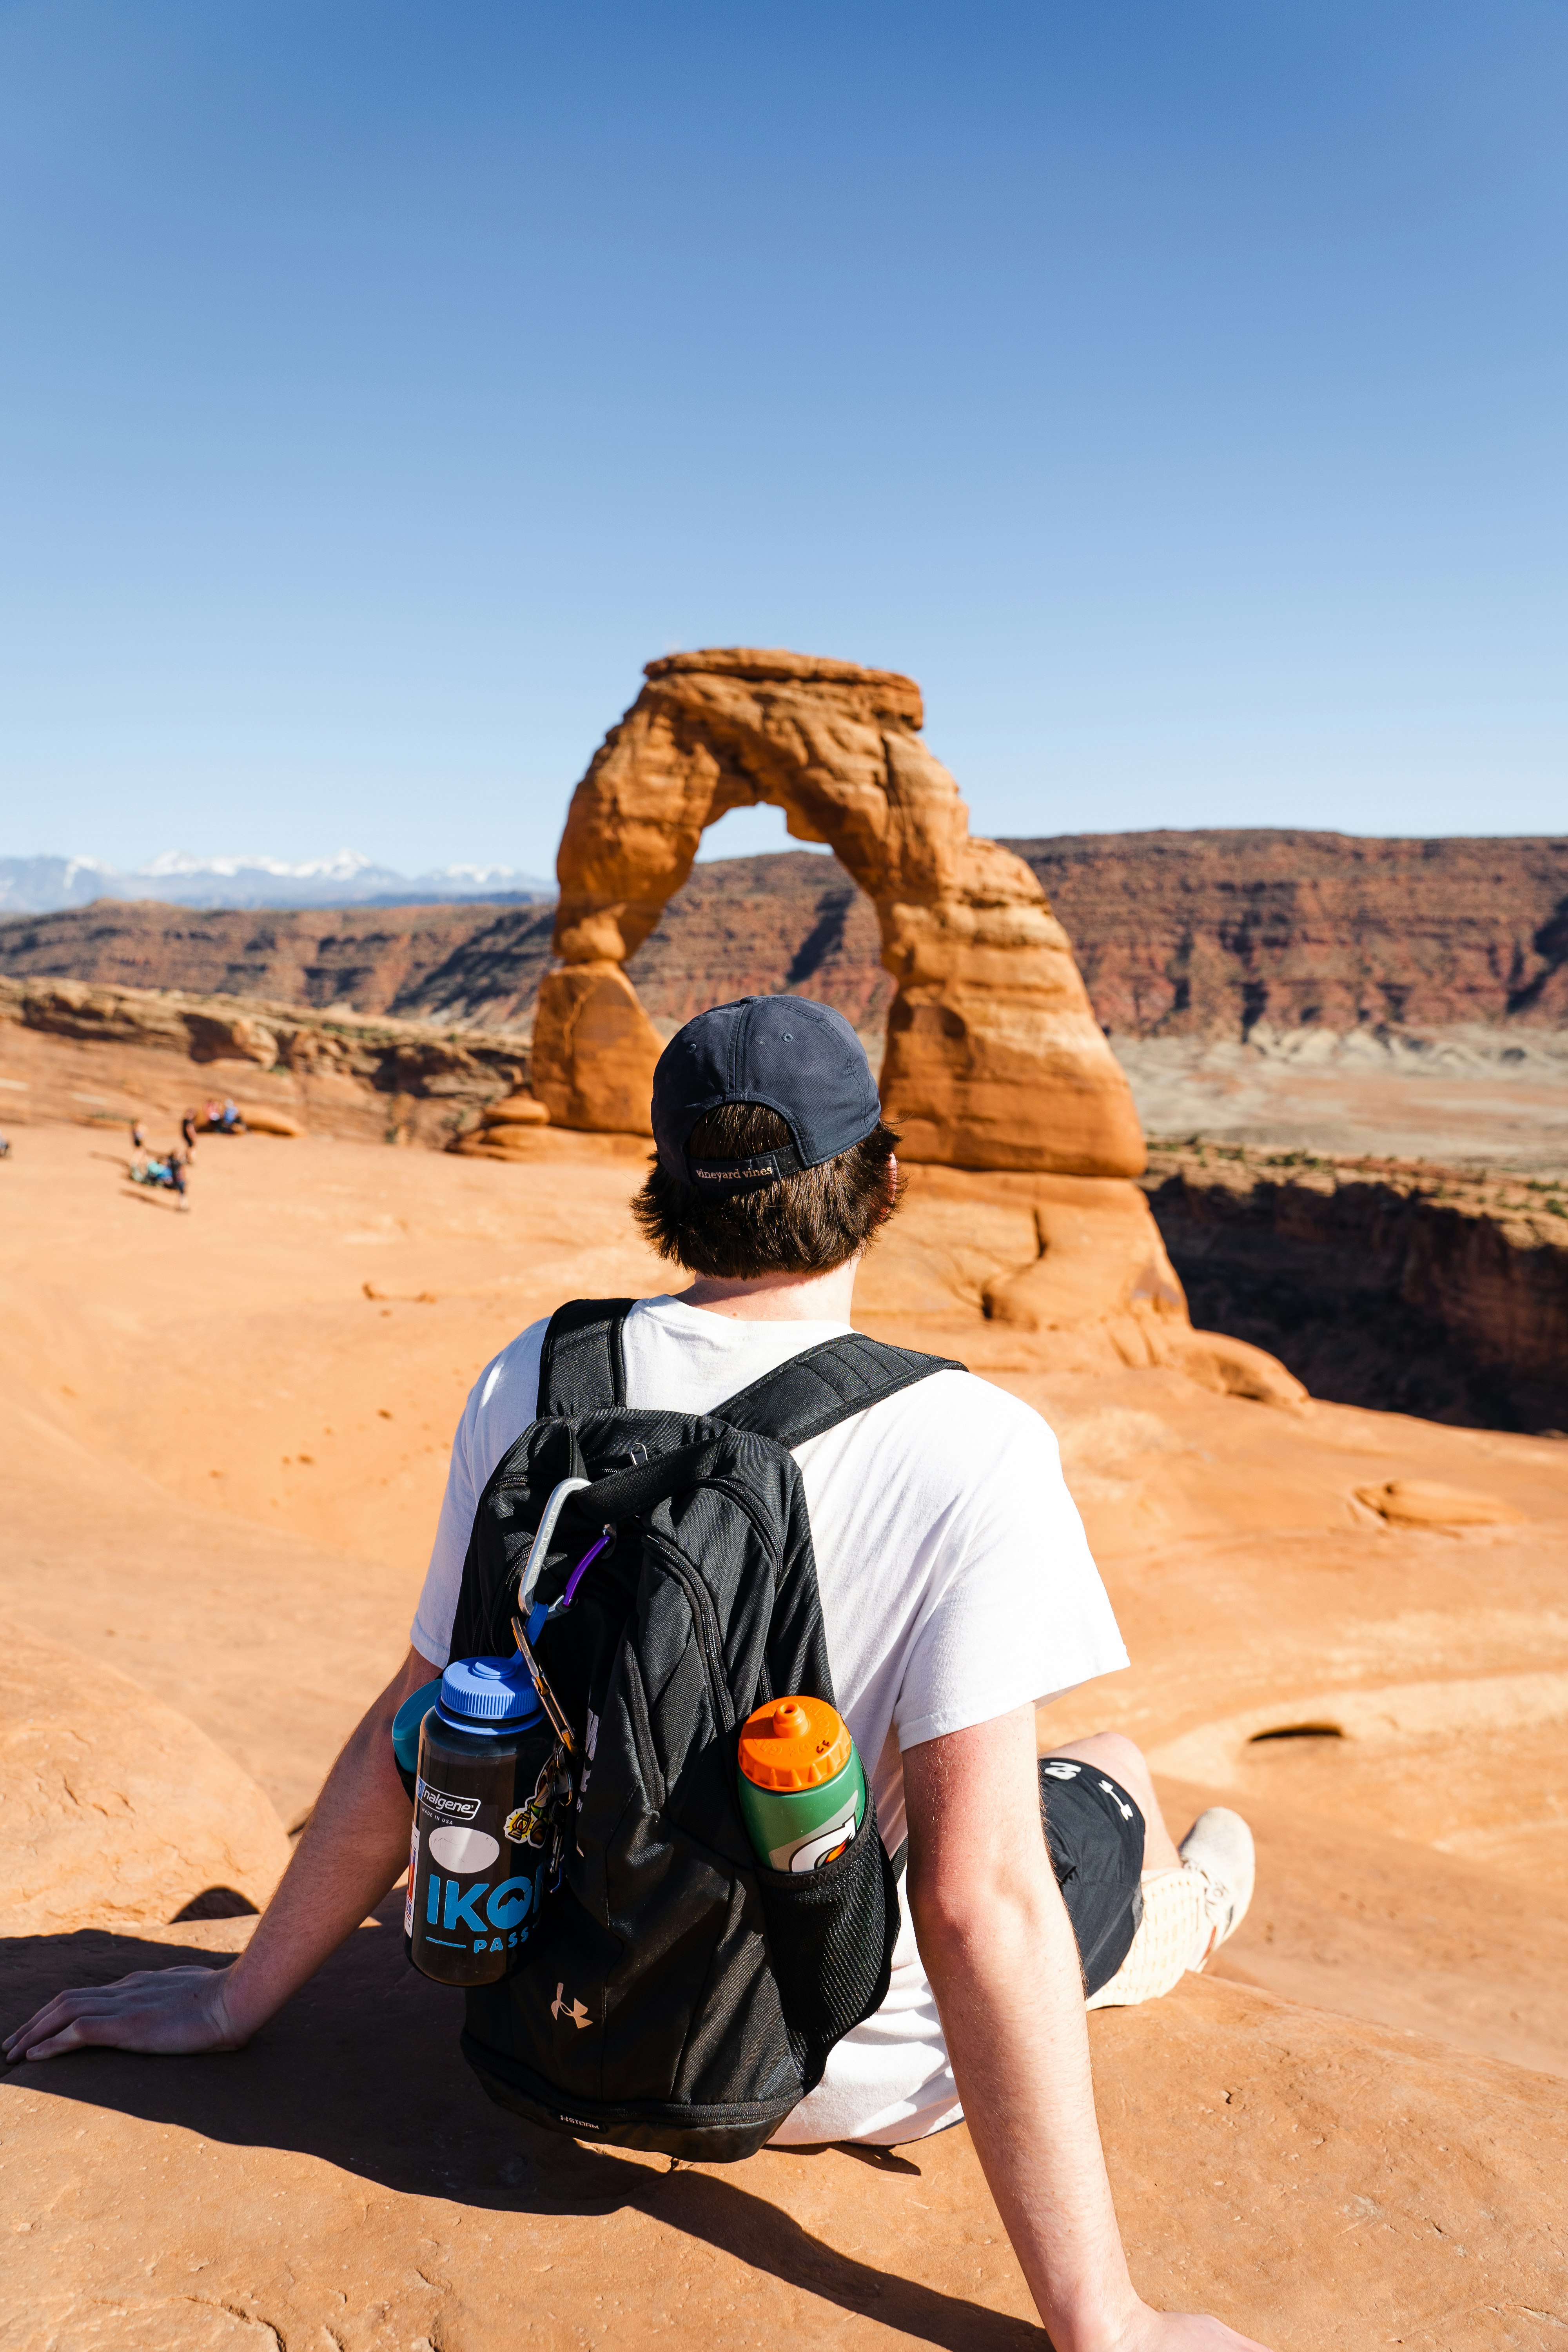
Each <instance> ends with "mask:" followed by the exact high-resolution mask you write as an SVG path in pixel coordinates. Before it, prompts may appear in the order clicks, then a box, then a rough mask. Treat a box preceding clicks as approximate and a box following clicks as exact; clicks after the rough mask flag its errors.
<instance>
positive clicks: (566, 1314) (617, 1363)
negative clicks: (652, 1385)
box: [533, 1298, 633, 1421]
mask: <svg viewBox="0 0 1568 2352" xmlns="http://www.w3.org/2000/svg"><path fill="white" fill-rule="evenodd" d="M632 1303H633V1302H632V1301H631V1300H630V1299H629V1298H574V1299H570V1300H568V1302H567V1304H566V1305H565V1306H564V1307H557V1308H556V1310H555V1312H554V1314H553V1315H552V1317H551V1318H550V1328H549V1329H548V1331H546V1333H545V1335H544V1351H543V1353H542V1356H541V1357H540V1360H539V1402H538V1403H537V1404H536V1405H535V1407H534V1414H533V1417H534V1419H535V1420H536V1421H547V1420H561V1421H580V1420H581V1419H582V1418H583V1416H584V1413H590V1412H611V1411H612V1410H613V1409H614V1407H615V1406H616V1405H618V1404H625V1402H626V1363H625V1360H624V1358H623V1356H622V1354H621V1326H622V1324H623V1323H624V1322H625V1321H626V1310H627V1308H628V1307H630V1306H631V1305H632Z"/></svg>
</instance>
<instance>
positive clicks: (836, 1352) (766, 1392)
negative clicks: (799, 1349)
mask: <svg viewBox="0 0 1568 2352" xmlns="http://www.w3.org/2000/svg"><path fill="white" fill-rule="evenodd" d="M968 1369H969V1367H968V1366H967V1365H966V1364H961V1363H959V1362H958V1361H957V1360H955V1359H954V1358H953V1357H952V1356H922V1355H921V1354H920V1353H919V1352H918V1351H917V1350H916V1349H913V1348H894V1347H891V1346H889V1343H888V1342H887V1341H886V1340H885V1339H862V1338H861V1336H860V1334H859V1333H858V1331H857V1332H853V1333H849V1334H847V1335H846V1336H845V1337H844V1338H843V1339H825V1340H824V1341H823V1342H822V1344H821V1346H820V1347H817V1348H807V1349H806V1350H805V1354H804V1355H800V1356H792V1357H791V1358H790V1360H789V1361H788V1363H787V1364H781V1365H780V1366H779V1368H778V1370H776V1371H773V1372H766V1373H764V1374H763V1378H762V1379H761V1380H760V1381H752V1384H751V1386H750V1388H744V1389H742V1390H741V1391H739V1392H738V1394H736V1395H734V1396H732V1397H731V1398H730V1399H729V1400H728V1402H726V1403H724V1404H721V1405H715V1406H714V1408H713V1411H712V1412H711V1413H710V1415H709V1416H708V1418H709V1419H710V1421H727V1422H728V1423H729V1424H730V1426H731V1429H749V1430H752V1431H754V1432H755V1433H756V1434H757V1435H758V1436H760V1437H772V1438H775V1439H776V1440H777V1442H778V1443H779V1444H781V1445H789V1446H794V1445H804V1444H805V1442H806V1439H807V1438H808V1437H820V1436H821V1435H822V1434H823V1433H824V1432H825V1431H826V1430H829V1429H837V1426H838V1423H840V1422H841V1421H849V1420H851V1419H852V1418H853V1416H854V1415H855V1414H856V1413H858V1412H865V1411H866V1409H867V1407H868V1405H873V1404H880V1403H881V1402H882V1401H883V1399H884V1398H885V1397H890V1396H897V1395H898V1393H899V1391H900V1389H908V1388H912V1387H913V1386H914V1384H915V1382H916V1381H923V1380H929V1378H930V1377H931V1373H932V1372H963V1371H967V1370H968Z"/></svg>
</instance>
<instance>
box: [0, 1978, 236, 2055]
mask: <svg viewBox="0 0 1568 2352" xmlns="http://www.w3.org/2000/svg"><path fill="white" fill-rule="evenodd" d="M227 1979H228V1970H227V1969H201V1968H184V1969H137V1971H136V1973H135V1975H134V1976H129V1977H119V1978H117V1979H115V1981H114V1982H113V1983H112V1984H105V1985H87V1986H84V1987H83V1988H82V1989H81V1990H79V1991H76V1992H58V1993H56V1995H55V1997H54V1999H53V2000H49V2001H46V2002H45V2004H44V2006H43V2008H42V2009H40V2010H38V2011H36V2012H35V2013H34V2015H33V2016H31V2017H30V2018H28V2020H27V2021H26V2024H25V2025H20V2026H18V2027H17V2028H16V2032H14V2033H9V2034H7V2035H6V2037H5V2061H6V2063H7V2064H8V2065H15V2064H16V2063H17V2061H18V2060H19V2059H22V2058H62V2057H64V2055H65V2053H66V2052H67V2051H68V2050H91V2049H102V2050H146V2051H152V2052H157V2053H162V2054H163V2055H165V2056H176V2055H179V2054H181V2053H189V2052H192V2051H199V2050H237V2049H238V2048H239V2046H240V2044H241V2042H244V2041H245V2040H246V2038H247V2037H246V2036H245V2034H244V2033H242V2032H238V2031H237V2029H236V2026H235V2023H234V2021H233V2019H232V2018H231V2017H230V2015H229V2011H228V2007H227V2003H226V1999H225V1989H226V1982H227Z"/></svg>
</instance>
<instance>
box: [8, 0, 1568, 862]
mask: <svg viewBox="0 0 1568 2352" xmlns="http://www.w3.org/2000/svg"><path fill="white" fill-rule="evenodd" d="M1565 113H1568V10H1565V9H1564V7H1563V5H1562V0H1488V5H1480V0H1457V4H1456V0H1381V5H1375V6H1372V7H1369V6H1367V5H1365V0H1354V5H1351V0H1296V5H1283V0H1071V5H1063V0H1030V5H1017V6H1004V5H984V0H969V5H965V6H963V7H955V6H952V5H947V6H942V7H931V6H925V5H912V0H903V5H899V6H896V7H895V6H891V5H856V4H855V0H849V5H845V0H837V5H833V6H831V7H827V6H823V5H817V0H795V5H791V6H789V7H788V8H784V7H773V8H762V7H756V8H737V7H735V6H734V5H689V0H670V5H666V6H664V7H659V8H655V7H651V6H649V5H646V0H644V5H637V6H630V5H593V4H592V0H584V5H579V6H574V7H566V6H560V5H557V6H553V7H551V8H543V7H540V6H538V5H528V0H463V5H461V6H457V7H437V6H434V5H430V0H420V5H407V0H374V5H370V4H369V0H136V5H133V6H132V5H125V0H0V319H3V320H4V328H3V342H0V348H3V352H4V360H3V364H0V851H3V852H7V853H14V854H15V853H27V852H37V851H46V850H56V849H58V850H65V851H73V852H90V853H96V854H99V855H101V856H109V857H111V858H115V859H118V860H121V861H124V862H132V861H135V860H139V859H140V858H142V857H143V856H149V855H151V854H152V853H153V852H155V851H157V850H160V849H164V848H168V847H173V846H176V845H177V846H184V847H189V848H194V849H196V850H202V851H232V850H236V849H246V848H256V849H261V850H264V851H267V852H269V853H271V854H273V855H277V856H308V855H311V854H315V853H319V852H322V851H326V850H331V849H334V848H336V847H338V846H339V845H342V844H343V843H349V844H352V845H354V846H356V847H359V848H362V849H363V850H365V851H368V852H370V853H371V854H373V855H374V856H380V857H384V858H386V859H388V860H389V861H390V862H392V863H394V864H395V865H399V866H404V867H405V868H410V869H412V868H417V867H421V866H430V865H435V864H445V863H447V861H449V860H455V859H485V860H497V861H502V862H506V863H510V864H515V865H520V866H525V867H530V868H532V869H533V870H547V869H548V867H549V866H550V864H551V861H552V856H553V850H554V844H555V839H556V835H557V833H558V829H559V824H560V820H561V815H562V812H563V807H564V804H565V800H566V797H567V794H568V793H569V791H570V788H571V786H572V784H573V782H574V781H575V779H576V777H577V776H578V775H579V774H580V773H581V772H582V770H583V768H584V764H585V762H586V761H587V759H588V757H589V755H590V753H591V752H592V751H593V749H594V746H595V743H596V742H597V740H599V738H600V736H601V735H602V734H603V732H604V731H605V728H606V727H608V726H609V725H610V723H611V722H612V721H613V720H614V719H615V718H616V715H617V714H618V713H619V711H620V710H621V709H623V708H624V706H625V705H626V703H627V702H629V701H630V699H631V698H632V696H633V695H634V693H635V692H636V690H637V685H638V683H639V668H640V665H641V664H642V663H643V662H644V661H645V660H647V658H648V657H649V656H652V655H655V654H658V653H660V652H663V651H665V650H667V649H669V648H672V647H675V646H700V645H704V644H734V643H742V642H750V643H752V644H761V645H786V646H796V647H799V648H802V649H804V650H807V651H811V652H819V653H826V654H833V655H839V656H849V657H852V658H856V659H860V660H865V661H870V662H875V663H879V664H885V665H887V666H889V667H895V668H900V669H907V670H909V671H911V672H912V673H913V674H914V676H915V677H918V678H919V679H920V680H921V683H922V685H923V686H924V688H925V689H926V698H927V711H928V729H927V732H928V739H929V740H930V741H931V744H932V747H933V748H934V749H935V751H937V752H938V753H939V755H940V756H941V757H942V758H943V759H945V760H946V761H948V763H949V764H950V765H951V766H952V769H953V770H954V772H955V773H956V774H957V776H958V778H959V781H960V782H961V784H962V785H963V788H964V791H965V793H966V794H967V796H968V798H969V801H970V803H971V807H972V810H973V821H974V824H975V825H976V828H977V829H978V830H982V831H986V832H993V833H1049V832H1060V831H1072V830H1080V829H1082V830H1092V829H1099V828H1105V827H1114V828H1121V827H1128V826H1138V825H1147V824H1173V825H1189V824H1259V823H1261V824H1322V825H1332V826H1340V827H1343V828H1345V829H1347V830H1351V831H1358V832H1369V833H1370V832H1395V831H1397V832H1466V831H1488V832H1540V831H1548V830H1563V829H1565V828H1568V688H1565V677H1568V665H1565V663H1564V635H1565V631H1564V621H1565V617H1568V614H1565V604H1568V597H1565V595H1564V569H1565V550H1568V513H1565V508H1568V463H1565V460H1568V446H1565V445H1568V366H1565V359H1568V286H1565V282H1564V281H1565V270H1564V256H1565V250H1568V240H1565V236H1564V229H1565V214H1568V204H1565V196H1568V142H1565V140H1564V137H1563V122H1564V119H1565ZM748 824H750V825H751V826H752V831H751V832H748V831H747V829H746V828H747V826H748ZM758 824H760V826H761V830H760V831H759V830H758V829H757V826H758ZM776 824H777V821H776V820H775V819H773V818H771V817H769V818H766V819H763V820H760V821H758V820H747V819H740V818H737V819H732V820H731V821H730V823H729V824H727V825H726V826H725V827H724V828H722V829H721V832H720V833H718V834H716V835H713V836H711V837H710V840H711V846H712V848H713V850H714V851H715V852H721V851H722V850H726V849H728V848H730V847H731V846H734V847H742V846H751V845H753V844H754V845H763V844H764V843H767V844H771V843H772V842H773V839H774V838H775V837H776Z"/></svg>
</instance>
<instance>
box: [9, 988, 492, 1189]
mask: <svg viewBox="0 0 1568 2352" xmlns="http://www.w3.org/2000/svg"><path fill="white" fill-rule="evenodd" d="M527 1059H528V1049H527V1045H526V1044H525V1042H524V1041H523V1040H522V1039H521V1038H520V1037H515V1036H511V1037H509V1036H506V1035H505V1034H500V1035H497V1034H487V1033H485V1032H483V1031H477V1032H476V1031H472V1030H440V1029H437V1027H436V1026H435V1025H434V1024H429V1023H416V1022H398V1021H362V1020H358V1019H354V1018H352V1017H348V1016H342V1015H332V1014H329V1013H313V1012H310V1011H309V1010H307V1009H305V1008H303V1007H301V1006H300V1005H298V1004H281V1003H275V1002H272V1001H270V1000H268V999H267V998H258V997H235V996H227V997H226V996H193V995H190V994H187V993H186V992H184V991H182V990H178V989H156V990H154V989H142V988H118V987H110V986H108V985H106V984H101V983H89V982H82V981H72V980H26V981H16V980H7V979H5V978H3V977H0V1084H3V1086H4V1089H5V1091H4V1096H3V1097H0V1099H3V1100H4V1102H5V1118H7V1120H13V1121H16V1122H17V1123H27V1122H30V1121H31V1120H34V1119H39V1118H44V1119H47V1118H76V1119H83V1118H86V1119H88V1120H94V1119H98V1120H102V1121H108V1122H111V1123H114V1124H121V1123H122V1122H124V1121H127V1120H129V1119H131V1118H134V1117H136V1116H138V1115H141V1116H142V1117H144V1118H145V1117H147V1116H149V1115H152V1114H154V1113H156V1114H160V1115H162V1116H163V1118H167V1119H169V1120H177V1119H178V1118H179V1116H180V1113H181V1110H182V1109H183V1108H185V1107H187V1106H190V1105H192V1104H200V1103H202V1102H203V1101H205V1099H206V1098H207V1097H211V1096H214V1095H229V1094H232V1095H234V1096H235V1097H237V1098H238V1099H240V1101H241V1103H242V1106H243V1107H245V1108H249V1109H253V1110H255V1111H257V1112H258V1113H259V1114H260V1117H259V1118H258V1122H257V1123H258V1129H260V1128H262V1127H266V1128H267V1129H268V1131H270V1132H272V1133H291V1132H296V1131H298V1130H299V1129H300V1128H302V1127H303V1128H315V1129H319V1130H320V1131H321V1132H323V1133H326V1134H337V1135H343V1136H354V1137H357V1138H360V1139H363V1140H367V1141H368V1140H370V1139H373V1138H374V1139H378V1140H384V1141H387V1142H402V1143H414V1142H418V1143H426V1144H432V1145H435V1146H437V1147H440V1146H441V1145H444V1144H446V1143H447V1142H449V1141H450V1140H451V1139H452V1137H453V1136H454V1135H455V1134H456V1133H458V1130H459V1129H461V1128H463V1127H465V1126H467V1125H469V1124H471V1123H472V1121H473V1119H474V1118H475V1116H476V1115H477V1114H478V1112H479V1111H480V1110H481V1109H482V1108H484V1107H485V1105H487V1104H488V1103H489V1102H490V1101H492V1100H495V1099H496V1098H498V1097H500V1096H502V1095H505V1094H507V1093H509V1092H510V1090H511V1089H512V1088H514V1087H516V1085H517V1083H518V1080H519V1078H520V1077H521V1073H522V1071H523V1070H524V1068H525V1067H526V1066H527ZM269 1113H270V1114H274V1115H275V1116H272V1117H268V1114H269ZM280 1121H285V1122H287V1125H281V1124H280V1123H279V1122H280Z"/></svg>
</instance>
